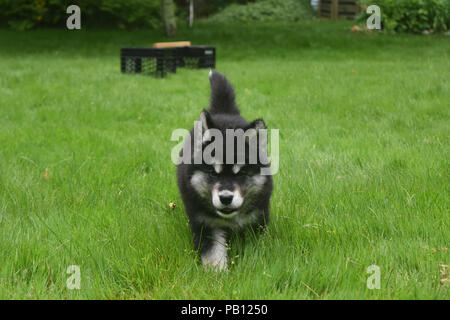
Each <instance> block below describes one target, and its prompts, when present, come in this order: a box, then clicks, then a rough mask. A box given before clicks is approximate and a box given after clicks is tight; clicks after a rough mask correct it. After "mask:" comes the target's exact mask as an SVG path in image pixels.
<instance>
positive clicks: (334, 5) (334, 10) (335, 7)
mask: <svg viewBox="0 0 450 320" xmlns="http://www.w3.org/2000/svg"><path fill="white" fill-rule="evenodd" d="M338 17H339V0H333V1H332V2H331V19H333V20H336V19H337V18H338Z"/></svg>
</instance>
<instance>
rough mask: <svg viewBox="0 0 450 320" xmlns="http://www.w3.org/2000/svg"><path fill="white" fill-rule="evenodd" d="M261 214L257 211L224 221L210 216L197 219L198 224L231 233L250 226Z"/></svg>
mask: <svg viewBox="0 0 450 320" xmlns="http://www.w3.org/2000/svg"><path fill="white" fill-rule="evenodd" d="M262 214H263V213H262V212H261V211H258V210H254V211H251V212H249V213H246V214H238V215H237V216H235V217H233V218H231V219H224V218H220V217H217V218H216V217H210V216H203V215H202V216H199V217H198V218H197V220H198V222H199V223H204V224H205V225H207V226H208V227H211V228H213V229H214V228H228V229H231V230H233V231H238V230H240V229H243V228H245V227H247V226H250V225H252V224H254V223H255V222H257V221H258V218H259V217H260V216H261V215H262Z"/></svg>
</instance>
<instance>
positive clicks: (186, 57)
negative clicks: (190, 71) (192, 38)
mask: <svg viewBox="0 0 450 320" xmlns="http://www.w3.org/2000/svg"><path fill="white" fill-rule="evenodd" d="M178 57H179V58H178V63H177V65H178V66H180V67H186V68H211V69H213V68H215V67H216V48H215V47H212V46H189V47H180V48H178Z"/></svg>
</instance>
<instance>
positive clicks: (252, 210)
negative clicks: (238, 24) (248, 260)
mask: <svg viewBox="0 0 450 320" xmlns="http://www.w3.org/2000/svg"><path fill="white" fill-rule="evenodd" d="M209 80H210V85H211V99H210V108H209V110H203V111H202V112H201V114H200V121H198V122H196V125H197V127H195V126H194V129H192V130H191V131H190V134H189V135H188V137H187V138H186V139H185V142H184V145H183V150H182V151H181V153H180V164H179V165H178V167H177V177H178V188H179V190H180V193H181V197H182V199H183V202H184V206H185V208H186V213H187V215H188V217H189V223H190V227H191V231H192V235H193V238H194V245H195V248H196V249H197V250H198V251H199V252H200V255H201V260H202V262H203V264H204V265H205V266H207V267H210V268H212V269H215V270H225V269H227V263H228V258H227V243H228V240H229V237H230V234H231V233H232V232H239V231H241V230H243V229H244V228H247V227H251V228H254V229H255V230H258V229H261V228H263V227H264V226H265V225H266V224H267V223H268V221H269V202H270V196H271V193H272V188H273V187H272V186H273V182H272V176H271V175H270V164H269V161H268V159H267V130H266V127H265V124H264V121H263V120H262V119H257V120H254V121H252V122H248V121H247V120H245V119H244V118H243V117H241V116H240V112H239V109H238V107H237V105H236V101H235V93H234V89H233V87H232V85H231V84H230V82H229V81H228V80H227V79H226V78H225V77H224V76H223V75H222V74H220V73H218V72H214V71H211V72H210V73H209ZM196 129H201V130H200V134H198V133H197V132H195V130H196ZM264 133H265V135H264ZM220 136H221V137H220ZM190 151H193V152H190ZM196 153H197V154H196ZM198 155H201V156H202V157H200V160H199V157H197V158H196V156H198ZM207 155H209V156H207Z"/></svg>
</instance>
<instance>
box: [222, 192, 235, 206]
mask: <svg viewBox="0 0 450 320" xmlns="http://www.w3.org/2000/svg"><path fill="white" fill-rule="evenodd" d="M219 199H220V202H222V204H224V205H226V206H227V205H229V204H230V203H231V202H232V201H233V194H222V195H220V196H219Z"/></svg>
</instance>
